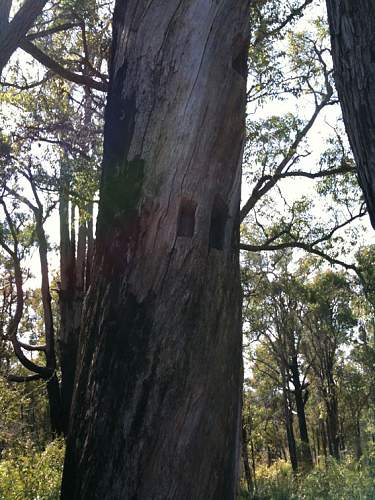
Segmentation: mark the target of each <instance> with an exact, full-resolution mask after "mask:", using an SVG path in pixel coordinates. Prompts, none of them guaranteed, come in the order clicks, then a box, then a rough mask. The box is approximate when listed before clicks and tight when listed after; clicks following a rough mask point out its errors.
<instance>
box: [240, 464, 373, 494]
mask: <svg viewBox="0 0 375 500" xmlns="http://www.w3.org/2000/svg"><path fill="white" fill-rule="evenodd" d="M374 472H375V470H374V467H373V465H371V463H370V461H369V460H367V461H365V460H363V461H361V462H360V463H356V462H354V461H353V459H352V458H351V457H348V458H347V459H346V460H345V461H344V462H342V463H337V462H336V461H334V460H328V461H327V464H326V465H324V466H320V467H317V468H315V470H313V471H312V472H310V473H309V474H307V475H294V476H293V474H292V470H291V467H290V465H289V464H287V463H286V462H284V461H283V460H280V461H278V462H275V463H274V464H273V465H272V466H271V467H266V466H261V467H259V468H258V470H257V476H256V479H257V492H256V494H255V496H254V497H253V498H254V499H255V500H347V499H349V498H350V499H353V500H372V499H373V498H375V475H374ZM242 498H243V499H245V498H249V497H248V496H246V495H243V496H242Z"/></svg>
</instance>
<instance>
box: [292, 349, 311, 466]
mask: <svg viewBox="0 0 375 500" xmlns="http://www.w3.org/2000/svg"><path fill="white" fill-rule="evenodd" d="M290 369H291V372H292V378H293V385H294V398H295V402H296V410H297V417H298V427H299V434H300V438H301V446H302V449H301V456H302V461H303V463H304V464H305V465H307V466H308V467H311V466H312V455H311V449H310V443H309V435H308V430H307V423H306V414H305V401H304V397H303V389H302V386H301V382H300V373H299V367H298V360H297V356H293V357H292V362H291V365H290Z"/></svg>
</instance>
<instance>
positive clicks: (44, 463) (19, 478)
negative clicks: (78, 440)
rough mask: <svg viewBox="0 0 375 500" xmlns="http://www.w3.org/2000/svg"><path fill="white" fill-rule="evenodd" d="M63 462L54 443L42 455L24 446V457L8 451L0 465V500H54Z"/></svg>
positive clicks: (59, 444)
mask: <svg viewBox="0 0 375 500" xmlns="http://www.w3.org/2000/svg"><path fill="white" fill-rule="evenodd" d="M63 459H64V444H63V441H62V440H60V439H57V440H55V441H53V442H52V443H50V444H49V445H48V446H47V447H46V449H45V450H44V451H42V452H40V451H37V450H35V449H34V448H33V447H32V445H30V444H29V445H26V447H25V448H24V450H23V453H22V454H20V453H19V452H17V453H16V452H15V451H14V450H11V451H8V452H7V453H6V454H5V456H4V457H3V459H2V460H1V461H0V499H1V500H57V499H58V498H59V490H60V483H61V474H62V466H63Z"/></svg>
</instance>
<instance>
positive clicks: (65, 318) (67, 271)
mask: <svg viewBox="0 0 375 500" xmlns="http://www.w3.org/2000/svg"><path fill="white" fill-rule="evenodd" d="M65 162H66V159H62V162H61V173H60V195H59V214H60V279H61V285H60V300H59V304H60V335H59V348H60V364H61V394H62V401H63V407H64V418H65V429H67V428H68V423H69V414H70V406H71V401H72V396H73V386H74V374H75V367H76V357H77V348H78V339H76V337H75V334H76V331H75V314H74V299H75V253H74V250H73V248H74V244H73V243H72V240H71V228H70V222H69V220H70V219H69V212H70V210H69V187H70V180H69V173H68V171H67V165H66V163H65ZM72 247H73V248H72Z"/></svg>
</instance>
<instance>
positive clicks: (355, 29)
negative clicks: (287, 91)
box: [326, 0, 375, 227]
mask: <svg viewBox="0 0 375 500" xmlns="http://www.w3.org/2000/svg"><path fill="white" fill-rule="evenodd" d="M326 3H327V12H328V20H329V26H330V33H331V43H332V55H333V63H334V71H335V80H336V87H337V91H338V95H339V99H340V103H341V107H342V112H343V117H344V122H345V127H346V131H347V134H348V137H349V141H350V145H351V148H352V150H353V153H354V157H355V160H356V164H357V169H358V175H359V180H360V184H361V187H362V189H363V192H364V195H365V199H366V203H367V207H368V210H369V214H370V218H371V222H372V225H373V226H374V227H375V49H374V47H375V3H374V2H373V0H361V1H358V0H327V2H326Z"/></svg>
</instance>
